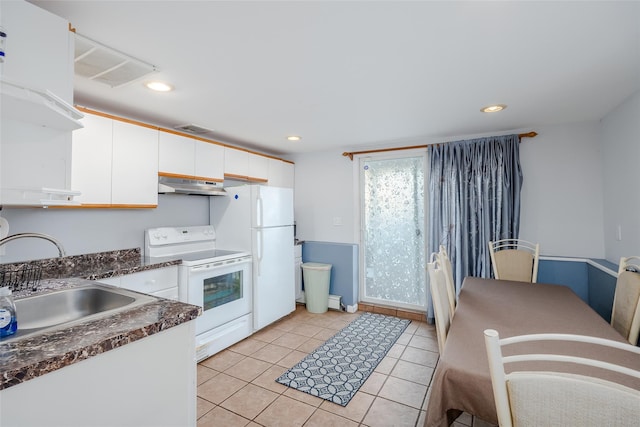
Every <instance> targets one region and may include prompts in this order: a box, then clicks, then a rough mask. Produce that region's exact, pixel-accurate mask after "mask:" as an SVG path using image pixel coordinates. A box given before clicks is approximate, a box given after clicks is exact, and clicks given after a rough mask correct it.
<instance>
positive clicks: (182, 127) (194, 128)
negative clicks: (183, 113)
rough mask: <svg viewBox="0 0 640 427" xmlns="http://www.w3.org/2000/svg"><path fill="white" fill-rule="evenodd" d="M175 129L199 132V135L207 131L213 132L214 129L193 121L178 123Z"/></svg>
mask: <svg viewBox="0 0 640 427" xmlns="http://www.w3.org/2000/svg"><path fill="white" fill-rule="evenodd" d="M174 129H176V130H179V131H182V132H189V133H195V134H198V135H202V134H205V133H211V132H213V129H207V128H205V127H202V126H198V125H194V124H193V123H187V124H185V125H178V126H175V127H174Z"/></svg>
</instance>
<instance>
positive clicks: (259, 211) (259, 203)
mask: <svg viewBox="0 0 640 427" xmlns="http://www.w3.org/2000/svg"><path fill="white" fill-rule="evenodd" d="M262 215H263V205H262V197H260V195H258V197H256V227H262V222H263V218H262Z"/></svg>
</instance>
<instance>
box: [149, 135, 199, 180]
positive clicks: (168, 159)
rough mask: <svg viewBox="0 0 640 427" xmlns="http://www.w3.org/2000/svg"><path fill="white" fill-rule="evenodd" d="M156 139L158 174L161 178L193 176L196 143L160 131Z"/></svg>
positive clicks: (184, 137) (189, 139)
mask: <svg viewBox="0 0 640 427" xmlns="http://www.w3.org/2000/svg"><path fill="white" fill-rule="evenodd" d="M158 138H159V139H158V149H159V152H158V173H159V174H160V175H163V176H172V177H179V178H191V177H192V176H193V175H194V158H195V155H196V151H195V142H196V141H195V140H194V139H192V138H187V137H186V136H182V135H176V134H174V133H170V132H164V131H160V134H159V136H158Z"/></svg>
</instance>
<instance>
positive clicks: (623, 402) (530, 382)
mask: <svg viewBox="0 0 640 427" xmlns="http://www.w3.org/2000/svg"><path fill="white" fill-rule="evenodd" d="M484 337H485V346H486V349H487V357H488V360H489V371H490V375H491V385H492V388H493V396H494V400H495V404H496V411H497V414H498V423H499V425H500V426H501V427H511V426H581V427H600V426H618V427H627V426H628V427H632V426H637V425H638V420H640V391H638V390H635V389H632V388H629V387H626V386H624V385H622V384H619V383H617V382H613V381H609V380H604V379H601V378H597V377H592V376H587V375H586V374H575V373H569V372H562V371H559V370H555V369H556V367H557V366H558V365H564V363H566V364H567V365H571V366H575V365H576V364H577V365H585V366H589V367H595V368H598V369H597V370H596V371H600V372H602V370H606V371H609V373H611V372H615V373H616V374H622V375H623V376H627V377H634V378H638V379H640V371H637V370H634V369H630V368H627V367H624V366H619V365H615V364H612V363H608V362H602V361H599V360H595V359H588V358H584V357H578V356H568V355H557V354H513V352H510V353H509V354H511V355H510V356H503V355H502V348H503V347H504V346H507V345H511V344H517V343H530V342H534V341H552V340H556V341H564V342H579V343H588V344H594V345H598V346H603V347H606V348H608V349H618V350H619V351H621V352H628V353H629V357H630V358H635V357H639V356H640V348H638V347H635V346H632V345H629V344H626V343H623V342H618V341H612V340H607V339H603V338H595V337H588V336H582V335H571V334H535V335H520V336H515V337H510V338H503V339H500V336H499V334H498V332H497V331H495V330H493V329H487V330H485V331H484ZM618 350H616V351H618ZM540 361H550V362H560V363H559V364H555V365H554V366H553V368H551V367H548V368H545V369H554V371H549V370H545V371H540V370H526V369H525V367H523V365H519V366H518V368H517V371H514V372H510V373H508V374H507V373H505V365H506V364H509V363H513V362H536V363H538V362H540ZM558 369H561V368H558ZM589 369H591V368H589ZM589 372H593V370H592V369H591V370H590V371H589Z"/></svg>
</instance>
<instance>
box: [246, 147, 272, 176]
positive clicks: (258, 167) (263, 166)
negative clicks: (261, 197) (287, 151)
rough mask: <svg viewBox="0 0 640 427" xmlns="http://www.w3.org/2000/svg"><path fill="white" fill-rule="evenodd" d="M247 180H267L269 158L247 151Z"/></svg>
mask: <svg viewBox="0 0 640 427" xmlns="http://www.w3.org/2000/svg"><path fill="white" fill-rule="evenodd" d="M249 180H250V181H253V182H267V181H268V180H269V158H268V157H265V156H261V155H259V154H254V153H249Z"/></svg>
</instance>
